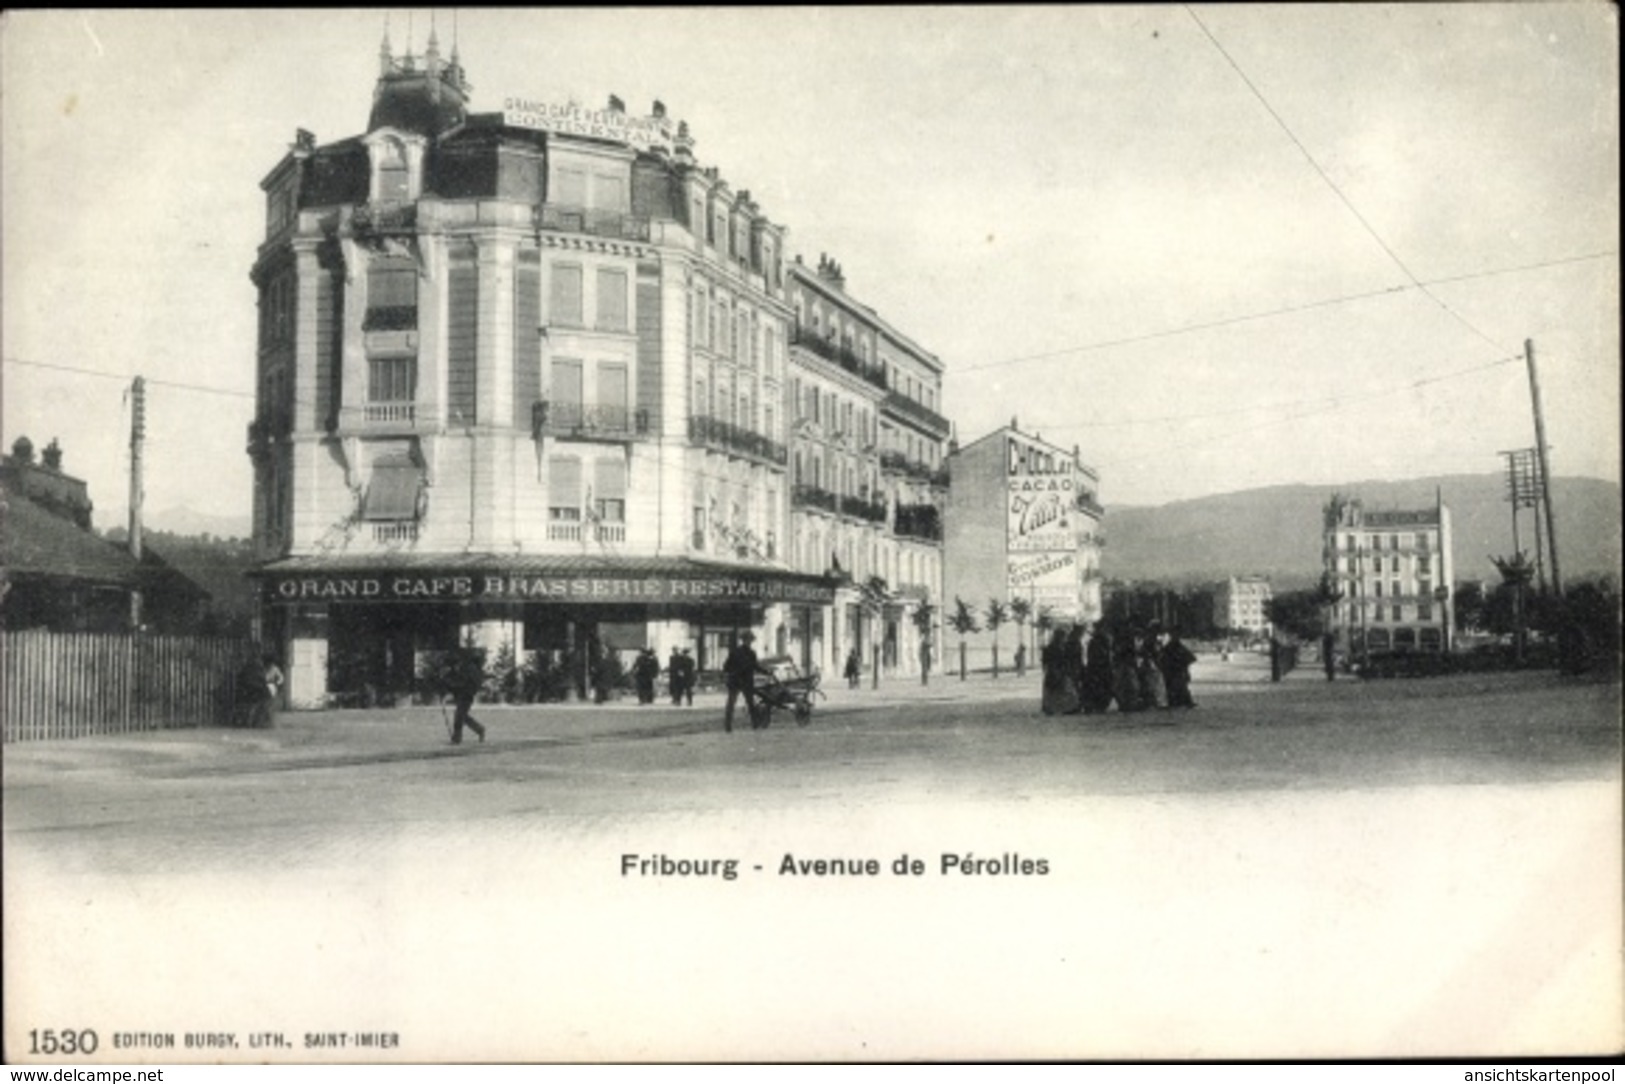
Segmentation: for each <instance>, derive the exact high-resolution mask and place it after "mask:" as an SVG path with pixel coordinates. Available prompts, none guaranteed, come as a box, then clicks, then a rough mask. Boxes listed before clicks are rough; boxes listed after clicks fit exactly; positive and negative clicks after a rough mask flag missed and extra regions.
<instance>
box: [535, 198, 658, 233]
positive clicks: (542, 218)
mask: <svg viewBox="0 0 1625 1084" xmlns="http://www.w3.org/2000/svg"><path fill="white" fill-rule="evenodd" d="M536 223H537V225H538V226H539V227H540V228H542V229H544V230H561V231H563V232H566V233H589V234H592V235H593V236H594V237H613V238H618V239H619V240H622V241H647V240H649V220H648V219H647V218H644V217H642V216H641V215H627V214H622V213H620V212H619V211H596V210H592V209H590V208H586V207H567V206H564V205H561V204H557V203H544V204H542V206H541V208H540V210H539V212H538V214H537V216H536Z"/></svg>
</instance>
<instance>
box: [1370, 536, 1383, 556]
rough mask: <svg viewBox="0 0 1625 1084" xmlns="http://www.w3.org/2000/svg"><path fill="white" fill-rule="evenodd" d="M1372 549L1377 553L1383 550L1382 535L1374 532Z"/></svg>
mask: <svg viewBox="0 0 1625 1084" xmlns="http://www.w3.org/2000/svg"><path fill="white" fill-rule="evenodd" d="M1371 549H1372V551H1373V552H1377V553H1380V552H1381V551H1382V535H1380V534H1374V535H1372V536H1371Z"/></svg>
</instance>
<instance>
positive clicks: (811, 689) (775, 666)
mask: <svg viewBox="0 0 1625 1084" xmlns="http://www.w3.org/2000/svg"><path fill="white" fill-rule="evenodd" d="M761 667H762V668H761V670H760V671H758V672H757V674H756V723H757V725H758V726H764V727H765V726H767V725H768V724H769V723H770V722H772V720H773V711H774V709H777V710H779V711H788V712H790V713H791V714H792V715H794V716H795V720H796V725H797V726H806V725H807V724H808V723H809V722H811V721H812V709H813V698H814V697H822V696H823V695H824V694H823V692H822V691H821V690H820V689H819V688H818V682H819V675H818V674H817V673H816V672H815V673H812V674H803V673H802V672H801V669H800V667H798V666H796V664H795V661H794V660H793V659H790V658H787V657H781V658H773V659H763V660H762V662H761Z"/></svg>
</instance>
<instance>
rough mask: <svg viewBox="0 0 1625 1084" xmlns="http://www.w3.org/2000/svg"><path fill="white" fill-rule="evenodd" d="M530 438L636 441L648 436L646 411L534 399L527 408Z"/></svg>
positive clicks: (600, 404)
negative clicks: (528, 408)
mask: <svg viewBox="0 0 1625 1084" xmlns="http://www.w3.org/2000/svg"><path fill="white" fill-rule="evenodd" d="M530 420H531V435H532V436H533V437H540V436H551V437H572V438H576V439H579V440H639V439H645V438H647V437H648V436H649V412H648V411H646V410H634V409H632V408H631V407H628V406H626V405H625V404H623V403H578V402H574V401H571V400H559V399H555V400H548V399H538V400H537V401H536V402H535V404H534V405H533V406H532V407H531V419H530Z"/></svg>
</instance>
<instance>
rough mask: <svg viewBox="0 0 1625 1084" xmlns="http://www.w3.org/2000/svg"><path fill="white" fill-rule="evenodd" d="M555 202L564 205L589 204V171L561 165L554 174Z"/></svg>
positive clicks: (583, 205) (582, 205)
mask: <svg viewBox="0 0 1625 1084" xmlns="http://www.w3.org/2000/svg"><path fill="white" fill-rule="evenodd" d="M553 180H554V185H553V199H552V202H553V203H557V204H560V205H561V206H564V207H585V206H586V205H587V171H586V170H583V169H570V168H568V167H561V168H560V169H559V171H558V172H557V173H556V174H554V176H553Z"/></svg>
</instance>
